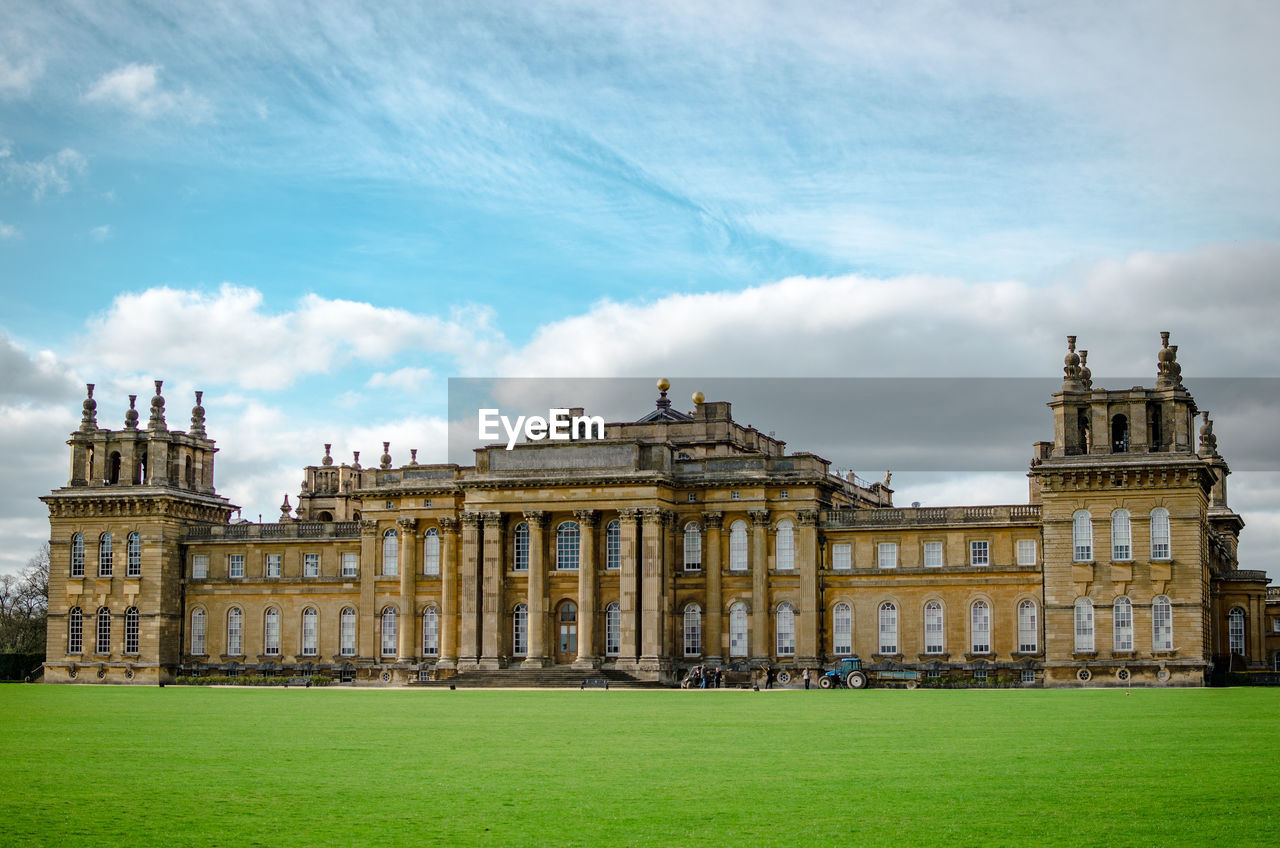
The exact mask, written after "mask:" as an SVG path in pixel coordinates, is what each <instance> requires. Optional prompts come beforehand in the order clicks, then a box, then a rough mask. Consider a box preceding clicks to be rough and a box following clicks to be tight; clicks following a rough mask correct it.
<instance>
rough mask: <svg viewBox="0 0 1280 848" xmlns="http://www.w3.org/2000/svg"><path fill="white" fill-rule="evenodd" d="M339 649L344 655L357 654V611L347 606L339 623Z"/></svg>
mask: <svg viewBox="0 0 1280 848" xmlns="http://www.w3.org/2000/svg"><path fill="white" fill-rule="evenodd" d="M338 643H339V646H338V651H339V653H341V654H342V655H343V656H344V657H354V656H355V655H356V611H355V610H353V609H351V608H350V607H347V608H346V609H344V610H343V611H342V616H341V618H340V619H339V623H338Z"/></svg>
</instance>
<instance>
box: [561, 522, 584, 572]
mask: <svg viewBox="0 0 1280 848" xmlns="http://www.w3.org/2000/svg"><path fill="white" fill-rule="evenodd" d="M580 537H581V531H579V529H578V522H576V521H566V522H564V523H563V524H561V525H560V526H559V527H557V528H556V570H557V571H572V570H573V569H575V568H577V567H578V543H579V541H580Z"/></svg>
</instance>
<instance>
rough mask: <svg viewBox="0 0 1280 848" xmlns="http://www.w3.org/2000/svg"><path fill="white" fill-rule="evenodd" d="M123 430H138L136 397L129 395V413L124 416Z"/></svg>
mask: <svg viewBox="0 0 1280 848" xmlns="http://www.w3.org/2000/svg"><path fill="white" fill-rule="evenodd" d="M124 428H125V429H126V430H136V429H138V396H137V395H129V411H128V412H126V413H125V414H124Z"/></svg>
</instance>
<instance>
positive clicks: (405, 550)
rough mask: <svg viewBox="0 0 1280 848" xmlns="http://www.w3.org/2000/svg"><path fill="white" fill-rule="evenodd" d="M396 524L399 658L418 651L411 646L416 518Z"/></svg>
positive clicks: (412, 638)
mask: <svg viewBox="0 0 1280 848" xmlns="http://www.w3.org/2000/svg"><path fill="white" fill-rule="evenodd" d="M396 524H397V525H398V529H397V534H398V535H399V537H400V538H399V540H398V541H399V543H400V546H399V548H398V554H399V555H398V557H397V563H396V564H397V565H398V566H399V568H400V617H399V620H398V621H397V622H396V624H397V625H398V626H399V631H398V632H397V633H396V640H397V642H398V645H397V651H396V655H397V656H398V657H399V658H400V659H401V660H412V659H413V658H414V657H416V656H417V655H418V651H417V650H415V649H414V642H415V639H414V637H415V635H416V634H417V632H418V628H417V626H416V622H415V621H414V619H415V618H416V617H417V610H416V609H415V607H414V596H415V595H416V594H417V591H418V575H417V570H418V566H417V560H418V558H417V556H416V554H417V550H418V519H416V518H401V519H399V520H397V521H396Z"/></svg>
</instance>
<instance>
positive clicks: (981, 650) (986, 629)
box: [969, 601, 991, 654]
mask: <svg viewBox="0 0 1280 848" xmlns="http://www.w3.org/2000/svg"><path fill="white" fill-rule="evenodd" d="M969 611H970V616H969V625H970V629H971V631H972V634H973V639H972V648H973V653H975V654H987V653H990V652H991V607H990V605H989V604H987V602H986V601H974V602H973V606H971V607H970V608H969Z"/></svg>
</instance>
